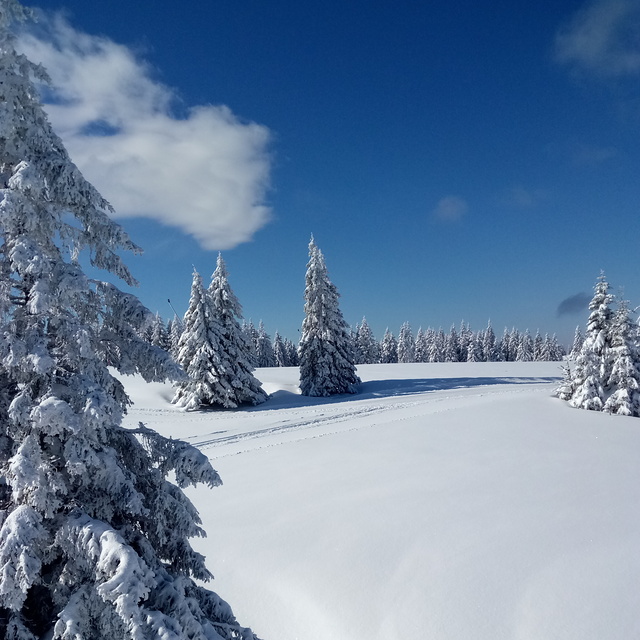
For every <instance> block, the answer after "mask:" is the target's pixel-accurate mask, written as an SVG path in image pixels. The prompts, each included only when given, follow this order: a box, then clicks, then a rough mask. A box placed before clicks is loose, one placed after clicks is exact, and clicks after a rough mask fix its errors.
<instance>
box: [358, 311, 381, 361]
mask: <svg viewBox="0 0 640 640" xmlns="http://www.w3.org/2000/svg"><path fill="white" fill-rule="evenodd" d="M357 341H358V352H359V354H360V360H361V362H360V363H359V364H375V363H376V362H378V360H379V359H380V354H379V348H378V343H377V342H376V339H375V337H374V336H373V332H372V331H371V327H369V325H368V324H367V319H366V318H364V317H363V318H362V324H361V325H360V326H359V327H358V331H357Z"/></svg>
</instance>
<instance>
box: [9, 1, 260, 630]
mask: <svg viewBox="0 0 640 640" xmlns="http://www.w3.org/2000/svg"><path fill="white" fill-rule="evenodd" d="M24 17H25V15H24V10H23V8H22V7H21V5H20V4H19V3H18V2H17V1H16V0H0V173H1V174H2V175H1V181H0V185H1V187H2V188H1V189H0V234H1V236H0V238H1V239H0V269H1V270H2V277H1V278H0V322H1V323H2V327H1V329H2V331H1V332H0V336H1V337H0V637H1V638H3V640H36V639H40V638H47V639H48V640H56V639H64V640H79V639H85V638H86V639H88V638H95V639H98V640H101V639H105V640H107V639H109V640H112V639H114V638H118V639H119V640H120V639H123V640H124V639H131V640H133V639H134V638H135V639H136V640H138V639H141V638H167V639H169V638H174V639H182V638H193V639H194V640H195V639H198V640H214V639H215V640H220V638H223V639H226V640H231V639H240V638H242V639H243V640H248V639H252V638H254V637H255V636H254V635H253V634H252V633H251V631H250V630H248V629H243V628H241V627H240V626H239V625H238V623H237V621H236V620H235V618H234V616H233V613H232V612H231V610H230V608H229V606H228V605H227V604H226V603H225V602H224V601H222V600H221V599H220V598H219V597H218V596H217V595H216V594H214V593H213V592H211V591H208V590H206V589H204V588H203V587H201V586H200V585H199V584H197V583H196V582H195V580H196V579H197V580H207V579H208V578H209V577H210V574H209V571H208V570H207V568H206V566H205V564H204V558H203V557H202V556H201V555H200V554H198V553H196V552H194V551H193V549H192V547H191V545H190V543H189V538H191V537H193V536H201V535H204V532H203V531H202V530H201V528H200V527H199V518H198V514H197V511H196V510H195V508H194V506H193V505H192V504H191V503H190V502H189V500H188V499H187V498H186V496H185V495H184V493H183V491H182V488H183V487H186V486H188V485H190V484H195V483H199V482H202V483H205V484H207V485H210V486H215V485H217V484H219V483H220V479H219V477H218V475H217V473H216V472H215V471H214V470H213V469H212V467H211V465H210V464H209V461H208V460H207V458H206V457H205V456H204V455H203V454H201V453H200V452H199V451H197V450H196V449H194V448H193V447H192V446H191V445H188V444H186V443H184V442H180V441H177V440H167V439H165V438H163V437H161V436H159V435H158V434H157V433H155V432H154V431H151V430H149V429H147V428H145V427H144V425H140V426H139V428H137V429H125V428H123V427H122V426H121V421H122V416H123V413H124V412H125V410H126V408H127V405H128V403H129V400H128V398H127V396H126V394H125V392H124V389H123V387H122V385H121V383H120V382H119V381H118V380H117V379H116V378H114V377H113V376H112V375H111V373H110V372H109V369H108V368H107V367H108V366H111V367H114V368H115V369H117V370H119V371H120V372H123V373H135V372H138V373H140V374H142V375H143V376H144V377H145V378H146V379H147V380H163V379H166V378H167V377H170V376H174V377H177V376H179V375H181V372H180V371H179V369H178V368H177V367H176V365H175V364H174V363H173V362H172V361H171V359H170V358H169V357H168V356H167V354H166V352H164V351H163V350H161V349H158V348H156V347H154V346H153V345H151V344H149V343H148V342H147V341H145V340H143V339H141V338H139V337H138V332H139V331H140V329H141V327H142V326H144V325H146V324H148V323H149V322H150V321H151V317H150V314H149V312H148V311H147V310H146V309H145V308H144V307H143V306H142V305H141V304H140V303H139V301H138V300H137V298H135V297H134V296H132V295H129V294H123V293H122V292H120V291H119V290H118V289H117V288H116V287H115V286H113V285H112V284H108V283H106V282H100V281H97V280H94V279H90V278H89V277H87V275H85V273H84V272H83V270H82V268H81V266H80V264H79V262H78V256H79V255H80V254H81V253H82V252H83V250H84V252H85V253H86V254H88V256H89V259H90V261H91V263H92V264H93V265H94V266H95V267H97V268H99V269H103V270H105V271H108V272H110V273H111V274H113V275H114V276H117V277H119V278H121V279H122V280H123V281H124V282H126V283H127V284H133V283H134V279H133V277H132V276H131V274H130V273H129V271H128V269H127V267H126V266H125V265H124V264H123V262H122V261H121V259H120V257H119V251H120V250H128V251H134V252H135V251H137V247H136V246H135V245H134V244H133V243H132V242H131V241H130V240H129V238H128V237H127V235H126V233H125V232H124V231H123V230H122V229H121V228H120V227H119V226H118V225H116V224H115V223H114V222H113V221H112V220H111V219H110V218H109V212H110V206H109V204H108V203H107V202H106V201H105V200H104V199H103V198H102V197H101V196H100V194H99V193H98V192H97V191H96V190H95V189H94V188H93V187H92V185H91V184H89V183H88V182H87V181H86V180H85V179H84V178H83V176H82V175H81V174H80V172H79V171H78V169H77V168H76V167H75V165H74V164H73V163H72V162H71V160H70V159H69V157H68V155H67V152H66V151H65V149H64V147H63V145H62V143H61V141H60V139H59V138H58V137H57V136H56V135H55V134H54V132H53V131H52V129H51V126H50V124H49V122H48V120H47V117H46V115H45V113H44V112H43V110H42V107H41V105H40V103H39V100H38V96H37V92H36V90H35V88H34V84H33V82H34V79H40V80H44V79H45V78H44V73H43V71H42V70H41V69H40V68H39V67H36V66H34V65H33V64H31V63H30V62H29V61H28V60H27V59H26V58H25V57H24V56H22V55H18V54H17V53H16V51H15V48H14V38H13V36H12V33H11V27H12V24H13V23H14V21H18V20H22V19H24ZM169 474H171V477H172V478H173V479H174V482H170V481H169V480H168V479H167V478H168V476H169Z"/></svg>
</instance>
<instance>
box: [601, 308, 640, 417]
mask: <svg viewBox="0 0 640 640" xmlns="http://www.w3.org/2000/svg"><path fill="white" fill-rule="evenodd" d="M610 336H611V353H612V360H613V365H612V367H611V374H610V375H609V379H608V380H607V384H606V388H607V390H608V391H609V393H610V395H609V397H608V398H607V400H606V402H605V403H604V407H603V408H602V410H603V411H606V412H607V413H615V414H618V415H623V416H635V417H640V344H639V342H638V325H637V323H636V322H634V320H633V318H632V316H631V312H630V310H629V303H628V302H627V301H626V300H621V301H620V302H619V303H618V309H617V310H616V312H615V314H614V317H613V322H612V326H611V334H610Z"/></svg>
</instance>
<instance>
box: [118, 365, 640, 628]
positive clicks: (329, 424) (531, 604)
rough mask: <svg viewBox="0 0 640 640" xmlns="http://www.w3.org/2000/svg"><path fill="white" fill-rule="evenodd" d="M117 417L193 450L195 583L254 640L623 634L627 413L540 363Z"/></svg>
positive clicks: (631, 566)
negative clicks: (197, 527)
mask: <svg viewBox="0 0 640 640" xmlns="http://www.w3.org/2000/svg"><path fill="white" fill-rule="evenodd" d="M297 374H298V370H297V369H293V368H292V369H286V368H283V369H261V370H258V371H257V372H256V375H257V377H258V378H259V379H260V380H261V381H262V382H263V384H264V387H265V389H266V390H267V391H268V392H269V393H271V394H273V395H272V397H271V398H270V399H269V400H268V401H267V402H266V403H265V404H263V405H260V406H259V407H256V408H252V409H249V410H242V411H234V412H228V411H212V412H208V413H198V414H194V413H183V412H180V411H177V410H176V409H175V407H172V406H170V405H168V404H167V397H168V395H170V392H169V394H167V390H166V388H164V387H163V386H162V385H153V386H151V387H150V386H148V385H144V386H143V385H141V384H139V382H138V381H137V380H136V379H134V378H125V379H124V381H125V384H126V385H127V388H128V390H129V391H130V393H131V395H132V398H133V399H134V401H135V402H136V404H135V406H134V408H133V409H132V410H131V411H130V414H129V416H128V418H127V421H128V423H134V424H137V422H138V421H139V420H142V421H143V422H145V423H146V424H147V425H148V426H149V427H152V428H154V429H157V430H158V431H160V432H161V433H163V434H164V435H169V434H171V435H173V436H174V437H179V438H182V439H187V440H188V441H190V442H192V443H196V444H198V445H199V446H200V448H201V449H202V450H203V451H204V452H205V453H206V454H207V455H208V456H209V457H210V459H211V460H212V463H213V465H214V467H215V468H216V469H217V470H218V471H219V473H220V475H221V477H222V479H223V482H224V485H223V486H222V487H220V488H217V489H215V490H213V491H210V490H206V489H200V488H198V489H195V490H192V491H190V493H189V495H190V497H191V498H192V500H193V501H194V502H195V504H196V506H197V507H198V509H199V511H200V513H201V516H202V519H203V523H204V528H205V530H206V531H207V532H208V538H206V539H199V540H195V541H194V546H195V547H196V548H197V549H198V550H199V551H201V552H202V553H204V554H206V555H207V558H208V566H209V568H210V570H212V572H213V573H214V574H215V576H216V580H215V582H214V583H213V588H215V589H216V591H217V592H218V593H220V595H221V596H222V597H224V598H225V599H227V600H228V601H229V602H230V603H231V604H232V606H233V608H234V611H235V613H236V615H237V616H238V618H239V619H241V620H243V621H244V623H245V624H249V625H251V626H252V628H253V629H254V631H256V633H258V635H260V636H261V637H263V638H265V640H270V639H275V638H278V639H279V640H294V639H296V638H299V639H301V640H302V639H305V640H320V639H322V640H328V639H333V638H335V639H336V640H337V639H340V640H365V639H366V640H383V639H384V640H396V639H400V638H402V639H405V638H429V639H434V640H444V639H456V640H457V639H463V638H473V639H482V640H485V639H486V640H499V639H505V640H506V639H510V640H511V639H516V640H525V639H527V640H534V639H535V640H540V639H545V640H546V639H555V638H557V639H563V640H564V639H574V638H575V639H576V640H578V639H580V640H590V639H593V640H596V639H598V640H600V639H602V638H607V639H611V640H614V639H620V640H627V639H629V638H635V637H638V636H639V635H640V623H639V621H638V620H639V617H638V616H637V611H638V610H639V608H640V589H639V587H640V550H639V545H638V540H639V539H640V510H639V508H638V505H639V504H640V486H639V483H638V479H639V478H640V462H639V460H640V457H639V455H638V454H639V453H640V422H639V421H638V420H637V419H634V418H623V417H617V416H616V417H612V416H609V415H606V414H601V413H593V412H587V411H581V410H576V409H571V408H569V407H568V406H567V404H566V403H564V402H561V401H559V400H557V399H554V398H552V397H551V393H552V391H553V389H554V388H555V386H556V384H557V382H554V381H553V380H554V379H555V378H559V376H560V369H559V365H558V363H539V362H534V363H519V362H516V363H475V364H466V363H455V364H424V365H422V364H408V365H365V366H360V367H358V374H359V375H360V377H361V378H362V380H363V385H362V390H361V393H360V394H358V395H355V396H351V395H349V396H339V397H334V398H329V399H321V398H308V397H303V396H300V395H298V394H296V393H295V389H296V385H297Z"/></svg>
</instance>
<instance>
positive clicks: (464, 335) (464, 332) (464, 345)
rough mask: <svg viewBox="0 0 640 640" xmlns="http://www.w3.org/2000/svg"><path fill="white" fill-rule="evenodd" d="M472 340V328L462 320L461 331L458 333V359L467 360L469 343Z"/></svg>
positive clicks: (460, 360)
mask: <svg viewBox="0 0 640 640" xmlns="http://www.w3.org/2000/svg"><path fill="white" fill-rule="evenodd" d="M470 342H471V329H470V328H469V325H468V324H467V323H466V322H465V321H464V320H462V321H461V322H460V331H459V333H458V361H459V362H466V361H467V358H468V357H469V343H470Z"/></svg>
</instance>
